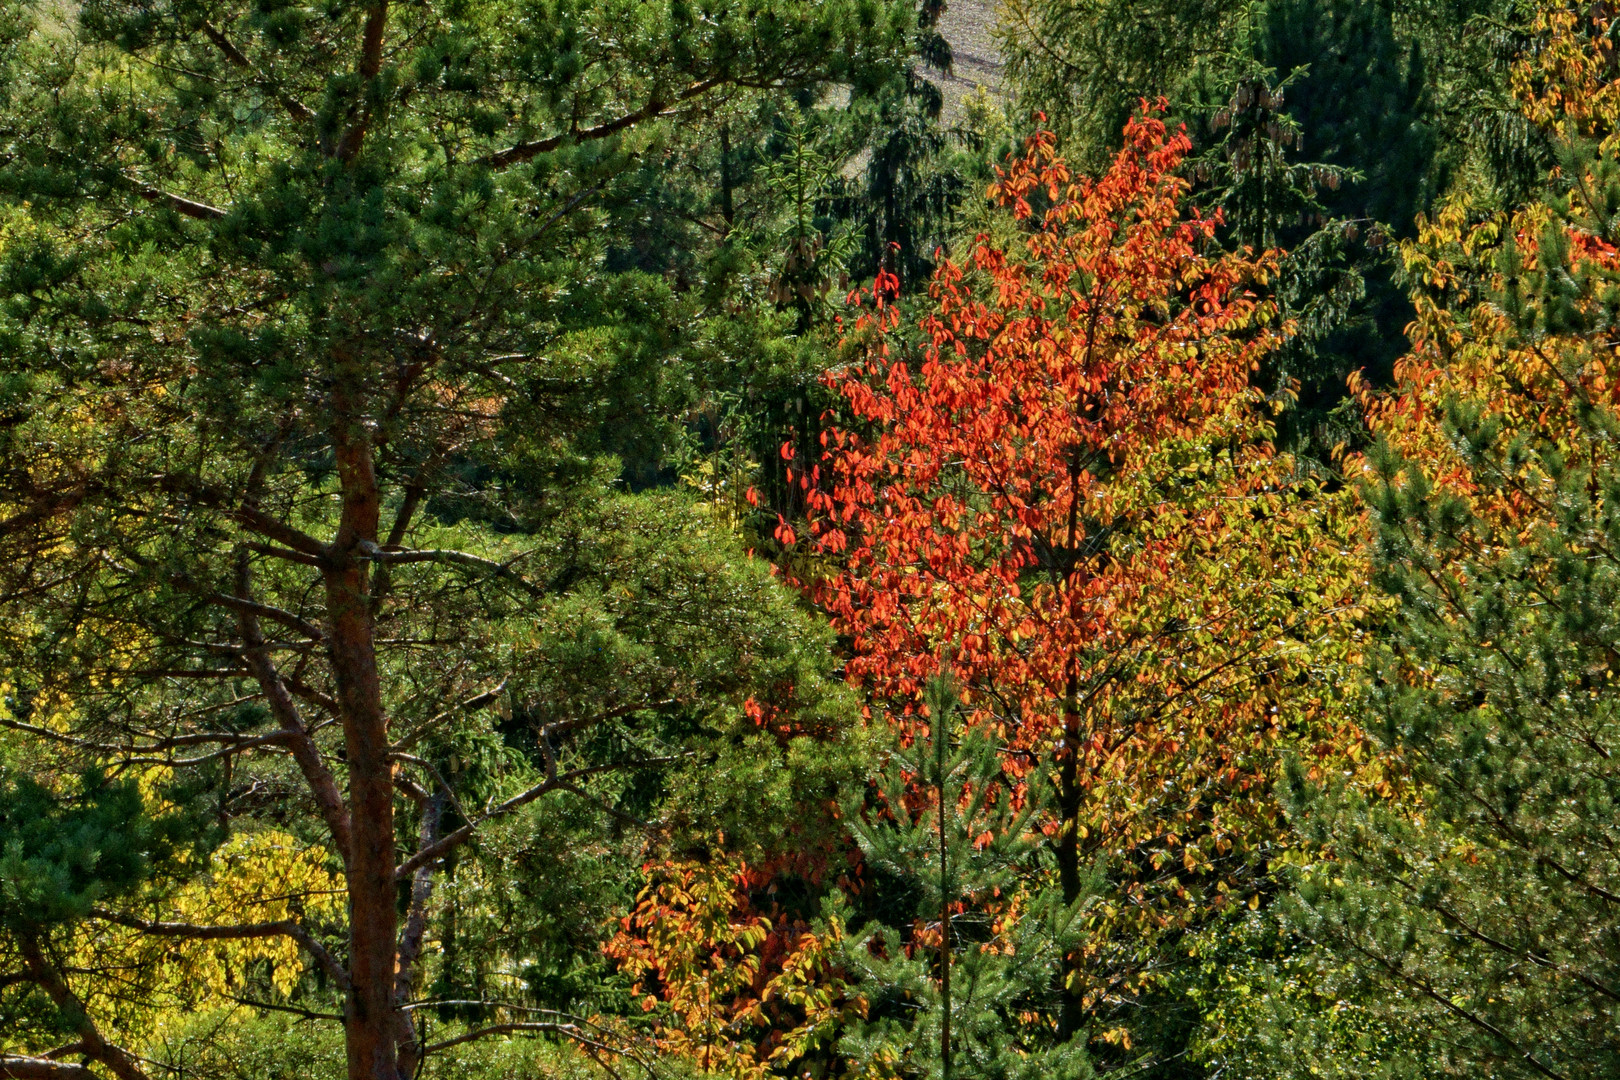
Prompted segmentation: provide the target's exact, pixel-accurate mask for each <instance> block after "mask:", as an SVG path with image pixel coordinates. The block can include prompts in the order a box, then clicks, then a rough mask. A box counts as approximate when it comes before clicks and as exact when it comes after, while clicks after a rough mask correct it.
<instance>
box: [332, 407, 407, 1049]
mask: <svg viewBox="0 0 1620 1080" xmlns="http://www.w3.org/2000/svg"><path fill="white" fill-rule="evenodd" d="M346 381H347V380H345V379H344V377H343V376H342V375H340V376H339V379H338V384H339V385H338V388H336V389H334V392H333V395H332V403H333V407H334V413H335V415H334V418H333V433H332V434H333V440H332V441H333V445H334V447H335V449H336V459H337V471H338V479H339V482H340V485H341V492H342V499H343V511H342V514H343V516H342V520H341V523H340V525H339V527H338V535H337V538H336V540H335V541H334V542H333V544H332V552H331V565H330V568H329V569H328V570H327V571H326V574H325V578H326V581H325V584H326V601H327V614H328V618H329V620H330V623H331V627H330V639H329V640H330V649H331V657H332V670H333V673H334V675H335V676H336V680H337V689H338V705H339V709H340V711H341V714H342V717H343V738H344V746H345V749H346V751H347V759H348V761H347V764H348V770H349V813H350V818H351V826H350V835H351V840H350V851H349V877H348V887H349V979H350V984H351V985H350V990H349V996H348V1000H347V1002H346V1003H345V1008H344V1012H345V1020H346V1023H345V1028H346V1031H347V1042H348V1060H349V1080H401V1077H400V1075H399V1067H398V1062H397V1058H396V1053H397V1051H396V1045H395V1042H396V1035H397V1033H398V1031H399V1023H398V1020H399V1018H398V1016H397V1015H396V1003H395V1001H394V966H395V948H396V945H395V942H396V937H397V931H398V927H397V925H396V924H397V922H398V914H397V911H396V897H397V894H398V890H397V888H396V886H395V884H394V867H395V850H394V775H393V762H392V761H391V760H390V759H389V746H388V724H387V719H386V717H385V716H384V714H383V707H382V688H381V681H380V676H379V673H378V670H377V650H376V634H375V625H374V622H373V614H374V613H373V611H372V605H371V596H370V593H369V584H370V581H369V578H370V575H369V564H368V562H367V559H366V550H367V548H368V547H372V546H374V545H375V544H376V541H377V528H378V517H379V504H380V499H379V495H378V490H377V475H376V470H375V467H374V463H373V448H372V445H371V440H370V437H369V433H368V430H367V425H366V424H365V422H364V417H363V412H362V409H361V407H360V401H359V400H358V395H357V394H355V393H354V392H353V390H352V389H351V388H349V387H347V386H344V385H343V384H344V382H346Z"/></svg>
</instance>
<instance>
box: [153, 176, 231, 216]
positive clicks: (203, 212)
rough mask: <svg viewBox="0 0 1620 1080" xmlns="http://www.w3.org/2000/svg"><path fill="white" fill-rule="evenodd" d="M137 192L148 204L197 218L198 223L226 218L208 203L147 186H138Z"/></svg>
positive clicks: (220, 211) (217, 208)
mask: <svg viewBox="0 0 1620 1080" xmlns="http://www.w3.org/2000/svg"><path fill="white" fill-rule="evenodd" d="M135 190H136V194H138V195H140V197H141V198H143V199H145V200H146V201H147V202H155V203H162V204H163V205H164V206H167V207H168V208H169V209H170V210H173V211H175V212H176V213H178V214H181V215H184V216H185V217H188V218H196V219H197V220H198V221H218V220H219V219H221V218H223V217H224V216H225V211H223V210H221V209H220V208H219V207H217V206H209V205H208V204H207V203H203V202H198V201H196V200H195V199H187V198H185V197H183V196H180V195H174V194H171V193H170V192H167V191H160V190H158V189H157V188H155V187H150V186H148V185H145V184H141V185H139V186H137V187H136V189H135Z"/></svg>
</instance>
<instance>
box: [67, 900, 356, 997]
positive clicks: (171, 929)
mask: <svg viewBox="0 0 1620 1080" xmlns="http://www.w3.org/2000/svg"><path fill="white" fill-rule="evenodd" d="M90 914H91V915H92V916H93V917H95V918H97V919H101V920H103V921H105V922H110V923H114V924H116V925H118V926H127V927H129V928H130V929H131V930H139V931H140V932H141V933H143V934H150V935H152V936H153V937H173V938H185V939H186V940H188V941H232V940H243V939H246V938H266V937H290V938H292V939H293V940H294V941H296V942H297V943H298V944H299V945H300V946H302V947H303V949H304V951H305V952H307V953H309V955H310V956H312V957H314V958H315V961H316V963H318V964H320V965H321V967H322V968H323V969H324V970H325V971H326V973H327V974H328V975H330V976H331V977H332V978H333V980H334V981H336V982H337V983H338V984H339V985H340V986H342V987H343V988H345V989H347V987H348V983H349V974H348V972H346V971H344V970H343V966H342V965H341V964H339V963H338V962H337V960H336V958H335V957H333V956H332V954H331V953H330V952H328V951H327V949H326V947H325V946H324V945H322V944H321V943H320V942H318V941H316V940H315V937H314V935H313V934H311V933H310V932H309V930H308V929H306V928H305V927H304V926H303V924H302V923H299V922H296V921H294V920H292V919H275V920H271V921H267V922H259V923H238V924H236V925H234V926H207V925H200V924H197V923H177V922H152V921H148V920H146V919H138V918H136V917H135V916H133V915H125V914H123V913H122V912H118V911H110V910H108V909H106V908H92V909H91V911H90Z"/></svg>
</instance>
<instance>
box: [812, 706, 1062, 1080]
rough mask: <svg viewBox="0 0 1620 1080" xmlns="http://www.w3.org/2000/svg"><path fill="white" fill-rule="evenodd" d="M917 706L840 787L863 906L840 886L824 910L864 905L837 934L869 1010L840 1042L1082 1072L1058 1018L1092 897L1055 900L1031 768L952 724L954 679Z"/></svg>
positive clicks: (947, 1067)
mask: <svg viewBox="0 0 1620 1080" xmlns="http://www.w3.org/2000/svg"><path fill="white" fill-rule="evenodd" d="M927 705H928V723H927V727H926V729H923V728H921V727H919V729H918V730H917V732H916V733H915V734H914V736H913V737H912V739H911V741H910V744H909V745H901V746H897V747H894V748H893V749H892V750H891V751H890V753H889V758H888V761H887V763H886V764H885V766H884V768H883V771H882V773H881V774H879V776H878V777H877V778H876V781H875V784H874V789H873V790H872V792H871V793H870V796H869V797H868V798H867V799H865V800H863V799H861V798H859V797H846V800H845V807H844V816H845V819H846V820H847V821H848V823H849V828H850V831H851V833H852V834H853V836H854V839H855V842H856V844H857V845H858V846H859V848H860V852H861V856H862V860H863V873H864V876H865V881H866V883H867V884H866V891H865V892H864V893H862V894H857V896H856V897H855V901H856V903H858V904H859V905H860V906H859V909H855V908H852V907H851V906H850V905H849V901H847V900H844V899H842V898H834V900H833V902H832V905H831V907H830V909H829V914H831V915H832V916H833V917H836V918H837V919H839V920H840V921H841V922H850V921H851V920H853V919H856V915H855V911H856V910H860V911H863V912H869V913H870V918H868V919H867V921H865V922H864V923H861V924H860V925H859V926H857V927H854V928H853V931H852V932H851V933H850V934H849V936H848V938H847V940H846V942H845V947H844V949H845V961H844V966H845V970H846V972H847V976H848V978H849V979H850V986H851V989H852V990H854V991H857V992H859V993H860V994H862V995H863V996H864V997H865V998H866V999H867V1003H868V1005H867V1008H868V1011H867V1015H866V1017H865V1019H863V1020H861V1021H856V1022H852V1023H851V1024H850V1026H849V1030H848V1031H847V1032H846V1034H845V1035H844V1036H843V1038H842V1039H841V1040H840V1042H839V1050H840V1051H841V1052H842V1053H844V1054H846V1055H848V1056H849V1057H850V1058H851V1059H852V1061H853V1062H854V1063H855V1065H856V1066H857V1067H858V1068H861V1069H868V1070H876V1071H877V1072H879V1073H881V1074H884V1075H889V1074H893V1075H899V1076H904V1077H939V1078H943V1080H949V1078H950V1077H952V1076H958V1077H984V1078H986V1080H991V1078H1008V1080H1013V1078H1028V1080H1034V1078H1036V1077H1047V1076H1051V1077H1062V1078H1074V1080H1082V1078H1085V1077H1089V1076H1091V1075H1092V1073H1091V1066H1090V1064H1089V1062H1088V1060H1087V1057H1086V1052H1085V1046H1084V1040H1066V1041H1058V1040H1057V1039H1056V1037H1055V1036H1056V1029H1055V1019H1054V1018H1055V1015H1056V1010H1057V1009H1058V1007H1059V1001H1058V994H1057V993H1056V990H1057V986H1058V984H1059V983H1060V982H1061V980H1062V972H1063V965H1062V961H1063V954H1064V953H1065V952H1067V951H1069V950H1070V949H1073V948H1076V947H1078V945H1079V942H1080V936H1081V930H1080V922H1081V917H1080V911H1081V909H1082V908H1083V907H1084V906H1085V903H1086V901H1085V900H1081V901H1078V902H1077V903H1075V904H1073V905H1066V904H1064V903H1063V901H1062V897H1061V891H1060V890H1059V889H1058V887H1057V885H1056V882H1055V880H1054V879H1055V875H1054V874H1053V872H1052V870H1051V867H1050V866H1046V865H1043V860H1042V858H1041V854H1040V853H1041V851H1042V847H1043V845H1042V844H1041V843H1040V838H1039V836H1038V835H1037V834H1036V833H1035V831H1034V828H1035V815H1036V814H1037V813H1038V812H1040V811H1041V810H1042V809H1043V808H1044V806H1045V802H1044V800H1045V798H1046V796H1045V792H1044V787H1043V784H1042V783H1041V781H1040V780H1039V776H1040V774H1039V773H1038V772H1037V773H1031V774H1029V776H1028V777H1027V778H1026V779H1019V778H1017V777H1016V776H1015V775H1013V774H1010V773H1008V772H1007V771H1006V770H1005V769H1004V767H1003V761H1002V751H1001V748H1000V747H999V746H998V745H997V742H996V740H995V739H994V738H993V737H992V736H991V735H990V734H989V733H988V732H986V731H984V730H983V729H981V728H975V727H963V726H962V725H961V722H960V720H959V706H958V703H957V700H956V691H955V690H954V689H952V688H951V687H950V685H949V684H948V683H946V682H944V681H943V680H936V681H935V682H934V683H933V685H932V686H931V687H930V689H929V693H928V695H927ZM947 1044H948V1046H949V1056H948V1057H947V1055H946V1046H947Z"/></svg>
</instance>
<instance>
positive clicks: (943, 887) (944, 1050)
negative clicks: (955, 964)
mask: <svg viewBox="0 0 1620 1080" xmlns="http://www.w3.org/2000/svg"><path fill="white" fill-rule="evenodd" d="M942 704H943V703H942ZM945 717H946V711H945V709H944V708H941V709H940V715H939V716H938V717H936V718H935V720H934V725H935V728H936V729H937V730H936V731H935V733H934V762H935V765H934V776H935V778H936V780H935V784H934V788H935V790H936V791H938V792H939V1003H940V1022H939V1065H940V1080H951V887H950V881H951V876H950V869H949V867H948V865H947V863H946V850H945V757H946V754H945V749H946V747H945V740H946V739H947V738H948V736H947V734H946V726H945V724H946V721H945Z"/></svg>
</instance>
